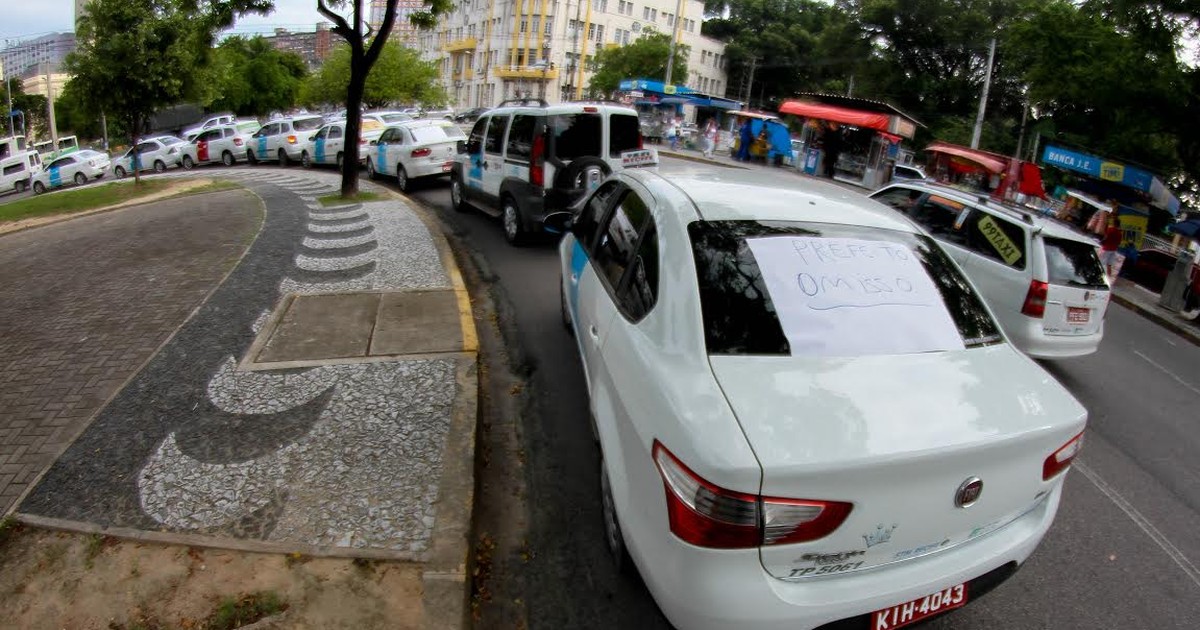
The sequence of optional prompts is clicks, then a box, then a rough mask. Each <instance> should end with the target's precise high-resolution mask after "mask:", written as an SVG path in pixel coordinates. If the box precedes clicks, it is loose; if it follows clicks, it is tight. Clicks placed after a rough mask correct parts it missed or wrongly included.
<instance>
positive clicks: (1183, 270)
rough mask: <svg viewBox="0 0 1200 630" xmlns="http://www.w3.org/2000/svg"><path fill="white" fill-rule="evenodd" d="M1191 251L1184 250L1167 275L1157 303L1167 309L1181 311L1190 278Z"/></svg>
mask: <svg viewBox="0 0 1200 630" xmlns="http://www.w3.org/2000/svg"><path fill="white" fill-rule="evenodd" d="M1193 258H1194V256H1193V255H1192V252H1190V251H1187V250H1184V251H1183V252H1181V253H1180V254H1179V257H1178V258H1176V259H1175V268H1174V269H1172V270H1171V273H1170V274H1168V275H1167V282H1166V284H1164V285H1163V290H1162V296H1161V297H1159V298H1158V305H1159V306H1161V307H1163V308H1165V309H1167V310H1169V311H1176V312H1178V311H1182V310H1183V301H1184V298H1185V294H1186V290H1187V287H1188V284H1189V283H1190V282H1191V280H1192V260H1193Z"/></svg>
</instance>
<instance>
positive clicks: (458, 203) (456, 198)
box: [450, 175, 471, 212]
mask: <svg viewBox="0 0 1200 630" xmlns="http://www.w3.org/2000/svg"><path fill="white" fill-rule="evenodd" d="M466 192H467V191H466V190H465V189H464V188H463V183H462V179H461V178H460V177H459V176H458V175H451V176H450V207H452V208H454V211H455V212H466V211H467V210H470V209H471V206H470V205H469V204H468V203H467V198H466V196H465V195H466Z"/></svg>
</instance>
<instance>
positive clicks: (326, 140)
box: [300, 119, 384, 168]
mask: <svg viewBox="0 0 1200 630" xmlns="http://www.w3.org/2000/svg"><path fill="white" fill-rule="evenodd" d="M383 128H384V127H383V123H381V122H379V121H377V120H369V119H364V120H363V121H362V131H361V133H360V134H359V136H358V159H359V161H360V162H363V161H365V160H366V159H367V148H368V145H367V140H368V138H367V136H368V135H374V134H375V133H376V132H378V133H382V132H383ZM345 150H346V121H344V120H338V121H334V122H330V123H328V124H326V125H324V126H322V127H321V128H320V129H317V132H316V133H314V134H312V135H311V136H309V137H308V139H307V140H306V141H305V144H304V147H303V148H302V149H301V150H300V163H301V164H303V165H304V168H309V167H311V166H313V165H317V164H333V165H336V166H338V167H339V168H340V167H341V166H342V157H343V155H344V153H345Z"/></svg>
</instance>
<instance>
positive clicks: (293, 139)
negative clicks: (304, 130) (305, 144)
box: [287, 136, 296, 144]
mask: <svg viewBox="0 0 1200 630" xmlns="http://www.w3.org/2000/svg"><path fill="white" fill-rule="evenodd" d="M287 141H288V144H296V136H288V137H287Z"/></svg>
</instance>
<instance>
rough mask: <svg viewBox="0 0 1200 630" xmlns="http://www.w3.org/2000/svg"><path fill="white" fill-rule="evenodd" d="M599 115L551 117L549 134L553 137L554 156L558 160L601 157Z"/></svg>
mask: <svg viewBox="0 0 1200 630" xmlns="http://www.w3.org/2000/svg"><path fill="white" fill-rule="evenodd" d="M602 128H603V119H602V118H601V116H600V114H559V115H557V116H552V117H551V121H550V129H551V133H552V134H553V136H554V155H555V156H557V157H558V159H560V160H574V159H575V158H580V157H585V156H589V155H590V156H594V157H601V154H600V151H601V148H600V147H601V140H602V138H601V135H600V134H601V129H602Z"/></svg>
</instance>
